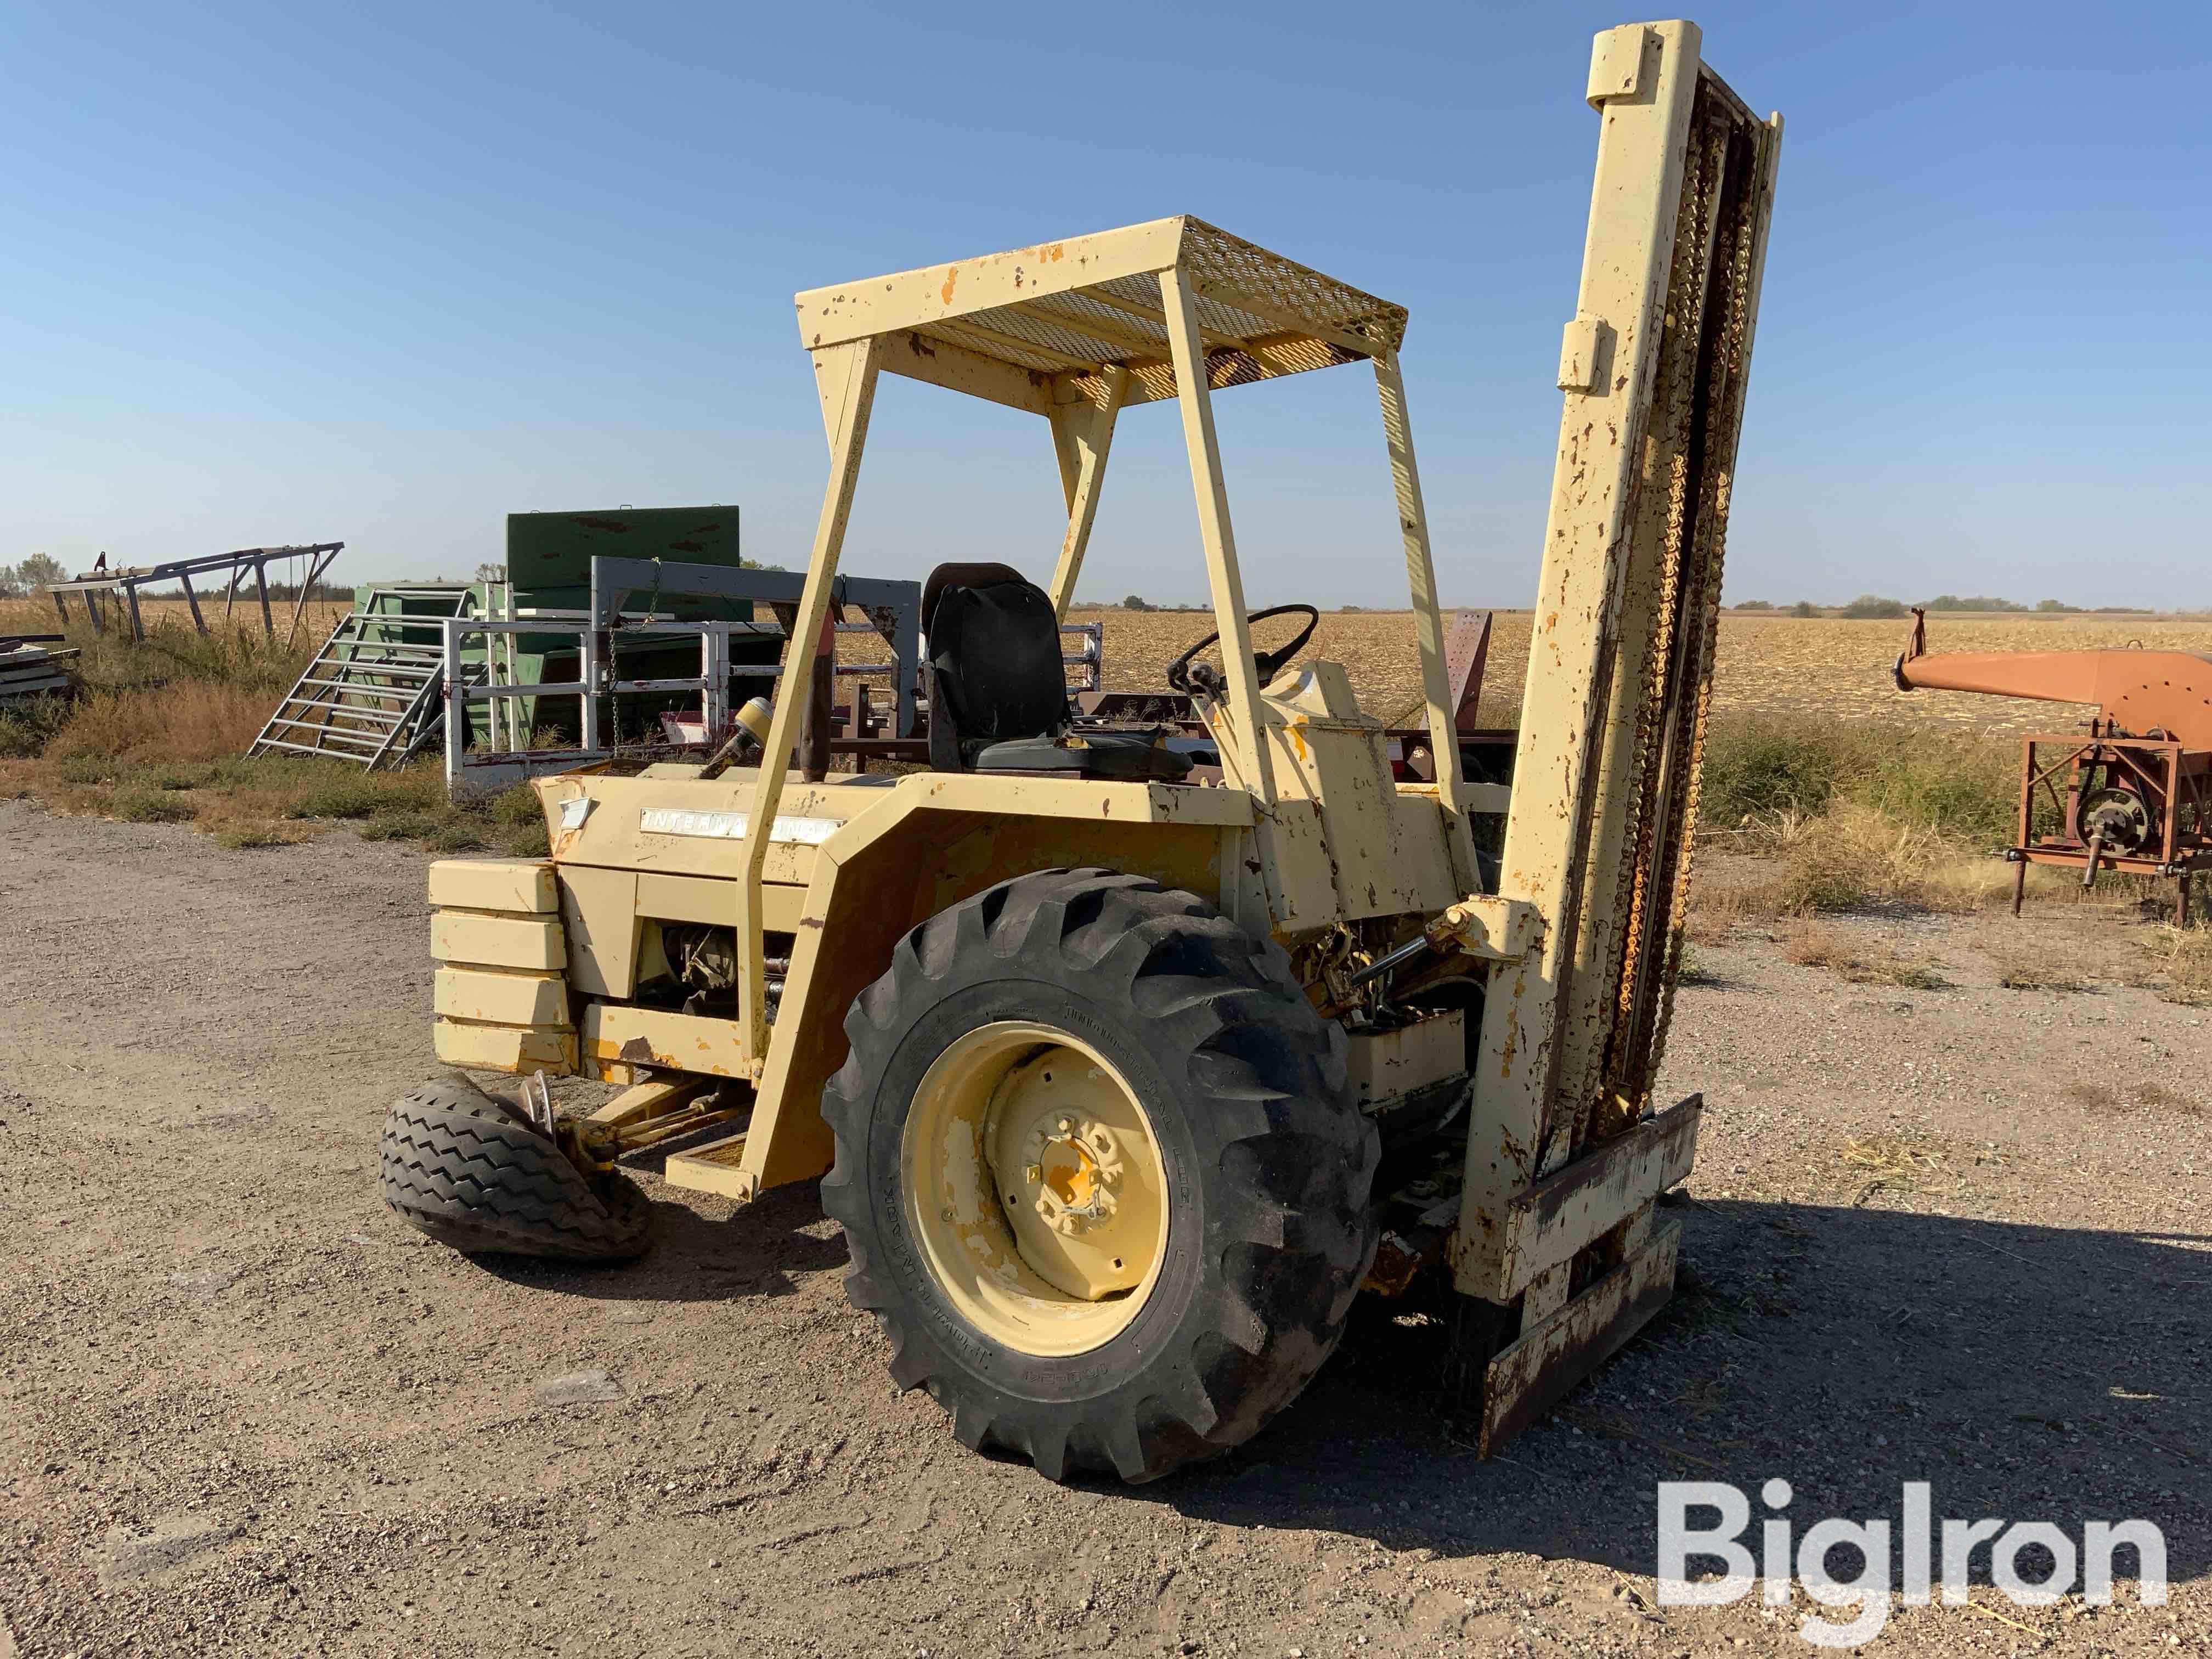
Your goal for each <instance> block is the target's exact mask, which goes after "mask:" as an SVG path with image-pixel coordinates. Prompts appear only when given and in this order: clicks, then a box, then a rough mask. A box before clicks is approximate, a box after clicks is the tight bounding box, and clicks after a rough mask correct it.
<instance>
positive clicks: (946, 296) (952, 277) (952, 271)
mask: <svg viewBox="0 0 2212 1659" xmlns="http://www.w3.org/2000/svg"><path fill="white" fill-rule="evenodd" d="M959 280H960V267H959V266H958V265H947V266H946V267H945V286H944V287H943V288H941V289H938V291H937V292H938V297H939V299H941V300H943V301H945V304H946V305H951V303H952V285H953V284H954V283H957V282H958V281H959Z"/></svg>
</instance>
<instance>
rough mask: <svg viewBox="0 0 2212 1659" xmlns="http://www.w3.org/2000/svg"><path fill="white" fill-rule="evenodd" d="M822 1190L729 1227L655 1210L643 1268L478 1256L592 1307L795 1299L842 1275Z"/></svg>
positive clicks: (674, 1209) (761, 1201)
mask: <svg viewBox="0 0 2212 1659" xmlns="http://www.w3.org/2000/svg"><path fill="white" fill-rule="evenodd" d="M818 1186H819V1183H817V1182H811V1181H809V1182H799V1183H796V1184H793V1185H791V1186H787V1187H773V1188H769V1190H768V1191H767V1192H765V1193H763V1194H762V1195H761V1196H760V1197H759V1198H758V1199H757V1200H755V1201H754V1202H752V1203H750V1204H746V1205H741V1206H738V1209H737V1211H736V1212H735V1213H734V1214H732V1216H731V1218H729V1219H728V1220H727V1221H714V1220H709V1219H708V1218H707V1217H705V1216H702V1215H701V1214H699V1213H698V1212H696V1211H695V1210H693V1209H690V1207H688V1206H685V1205H683V1204H680V1203H676V1202H673V1201H671V1200H662V1201H660V1202H659V1203H656V1204H655V1205H654V1206H653V1249H651V1250H650V1251H649V1252H648V1253H647V1255H645V1256H644V1257H643V1258H642V1259H641V1260H639V1261H634V1262H626V1263H614V1264H611V1265H609V1266H606V1267H573V1266H569V1265H567V1264H564V1263H561V1262H554V1261H535V1260H532V1258H530V1257H528V1256H512V1255H509V1256H493V1255H486V1256H478V1257H477V1258H476V1261H477V1265H478V1266H479V1267H483V1270H484V1271H485V1272H487V1273H494V1274H496V1275H497V1276H498V1277H499V1278H501V1279H506V1280H507V1281H508V1282H509V1283H511V1284H515V1285H527V1286H529V1287H530V1288H531V1289H532V1290H538V1291H552V1292H554V1293H555V1294H556V1295H561V1296H574V1297H584V1298H586V1299H588V1300H591V1301H594V1302H670V1303H675V1302H728V1301H736V1300H742V1299H744V1298H746V1297H778V1296H789V1295H791V1294H792V1293H793V1291H794V1290H796V1288H797V1281H798V1279H799V1276H800V1275H802V1274H805V1273H822V1272H825V1271H827V1270H829V1269H832V1268H842V1267H844V1265H845V1236H844V1235H843V1234H842V1232H840V1231H838V1230H837V1228H836V1224H834V1223H832V1222H830V1221H829V1220H827V1219H825V1218H823V1213H822V1201H821V1198H820V1195H819V1192H818Z"/></svg>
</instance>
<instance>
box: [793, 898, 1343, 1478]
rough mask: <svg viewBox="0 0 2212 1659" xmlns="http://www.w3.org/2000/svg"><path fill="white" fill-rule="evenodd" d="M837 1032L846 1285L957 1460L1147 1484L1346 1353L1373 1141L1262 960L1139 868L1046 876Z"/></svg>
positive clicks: (911, 967) (1303, 1011)
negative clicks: (1339, 1351) (924, 1393)
mask: <svg viewBox="0 0 2212 1659" xmlns="http://www.w3.org/2000/svg"><path fill="white" fill-rule="evenodd" d="M845 1031H846V1036H847V1037H848V1040H849V1041H850V1043H851V1048H852V1052H851V1055H850V1057H849V1058H848V1060H847V1061H846V1063H845V1065H844V1066H843V1068H842V1070H841V1071H839V1072H838V1073H837V1074H836V1077H834V1078H833V1079H830V1081H829V1085H828V1086H827V1087H826V1088H825V1089H824V1091H823V1100H822V1111H823V1117H824V1118H825V1119H827V1120H828V1121H829V1127H830V1128H831V1129H832V1130H833V1131H834V1132H835V1133H836V1167H835V1169H834V1170H832V1172H831V1173H830V1175H829V1176H828V1177H827V1178H826V1179H825V1180H824V1181H823V1184H822V1201H823V1207H824V1208H825V1209H827V1210H828V1211H829V1213H830V1214H831V1215H832V1216H834V1217H835V1218H836V1219H837V1220H838V1221H839V1222H840V1223H841V1224H842V1225H843V1227H844V1230H845V1236H846V1240H847V1243H848V1248H849V1249H850V1251H851V1254H852V1267H851V1270H850V1272H849V1273H848V1275H847V1278H846V1281H845V1283H846V1291H847V1294H848V1296H849V1297H851V1298H852V1300H853V1302H854V1304H856V1305H857V1306H859V1307H860V1308H863V1309H865V1310H868V1311H869V1312H872V1313H873V1314H874V1315H875V1316H876V1317H877V1321H878V1323H879V1324H880V1325H881V1327H882V1328H883V1330H884V1333H885V1334H886V1335H887V1336H888V1337H889V1338H890V1344H891V1350H892V1352H891V1359H890V1369H891V1376H892V1377H893V1379H894V1380H895V1381H896V1383H899V1384H900V1385H901V1386H902V1387H904V1388H915V1387H921V1388H926V1389H928V1390H929V1392H930V1393H931V1395H933V1396H934V1397H935V1399H936V1400H937V1401H938V1403H939V1405H941V1406H943V1407H945V1410H946V1411H947V1412H949V1413H951V1417H952V1420H953V1426H954V1431H955V1432H956V1433H957V1435H958V1437H960V1438H961V1440H963V1442H965V1443H967V1444H968V1445H969V1446H971V1447H974V1448H976V1449H979V1450H980V1449H985V1448H995V1449H1000V1450H1004V1451H1009V1452H1013V1453H1016V1454H1019V1455H1024V1456H1026V1457H1027V1458H1029V1459H1030V1462H1033V1463H1034V1464H1035V1465H1036V1468H1037V1469H1038V1471H1039V1472H1040V1473H1042V1474H1045V1475H1046V1476H1048V1477H1049V1478H1051V1479H1053V1480H1060V1479H1063V1478H1065V1477H1066V1475H1068V1474H1071V1473H1073V1472H1074V1471H1077V1470H1080V1469H1100V1470H1105V1471H1110V1472H1111V1473H1113V1474H1118V1475H1119V1476H1120V1477H1121V1479H1123V1480H1130V1481H1141V1480H1153V1479H1156V1478H1158V1476H1160V1475H1163V1474H1167V1473H1168V1472H1169V1471H1170V1470H1171V1469H1174V1468H1177V1467H1179V1466H1180V1465H1182V1464H1184V1463H1188V1462H1193V1461H1195V1460H1198V1459H1201V1458H1206V1457H1211V1456H1213V1455H1218V1454H1219V1453H1221V1452H1224V1451H1226V1450H1227V1449H1230V1448H1231V1447H1233V1446H1236V1445H1237V1444H1239V1443H1242V1442H1243V1441H1244V1440H1246V1439H1248V1438H1249V1437H1250V1436H1251V1435H1252V1434H1253V1433H1255V1431H1257V1430H1258V1429H1259V1428H1260V1427H1261V1425H1262V1424H1264V1423H1265V1422H1267V1419H1269V1418H1271V1417H1273V1415H1274V1414H1275V1413H1277V1412H1279V1411H1280V1410H1281V1409H1282V1408H1283V1407H1285V1406H1286V1405H1288V1404H1289V1403H1290V1402H1291V1400H1292V1399H1294V1398H1295V1397H1296V1396H1297V1394H1298V1392H1299V1390H1301V1389H1304V1387H1305V1385H1306V1383H1308V1382H1309V1381H1310V1379H1311V1378H1312V1377H1313V1376H1314V1373H1315V1372H1316V1370H1319V1369H1320V1367H1321V1365H1322V1362H1323V1361H1324V1360H1326V1359H1327V1358H1328V1356H1329V1354H1330V1352H1332V1351H1333V1350H1334V1348H1335V1346H1336V1344H1337V1341H1338V1339H1339V1338H1340V1336H1341V1335H1342V1334H1343V1331H1344V1323H1345V1317H1346V1313H1347V1312H1348V1310H1350V1307H1351V1304H1352V1298H1353V1297H1354V1296H1355V1295H1357V1294H1358V1289H1359V1285H1360V1282H1361V1280H1362V1279H1364V1277H1365V1275H1366V1272H1367V1268H1368V1265H1369V1263H1370V1261H1371V1260H1372V1258H1373V1256H1374V1254H1375V1237H1376V1235H1375V1221H1374V1216H1373V1212H1372V1211H1371V1209H1370V1205H1369V1202H1368V1196H1369V1188H1370V1184H1371V1182H1372V1180H1373V1176H1374V1171H1375V1165H1376V1156H1377V1147H1376V1136H1375V1132H1374V1129H1373V1127H1371V1126H1370V1124H1369V1123H1368V1122H1367V1121H1366V1120H1365V1119H1364V1117H1363V1116H1362V1115H1360V1114H1359V1112H1358V1110H1357V1109H1356V1108H1354V1107H1353V1106H1352V1104H1351V1103H1350V1101H1349V1098H1348V1096H1347V1091H1346V1082H1345V1049H1344V1039H1343V1036H1342V1033H1341V1031H1340V1030H1339V1029H1338V1028H1337V1027H1336V1026H1335V1025H1334V1024H1331V1023H1328V1022H1325V1021H1323V1020H1322V1018H1320V1017H1319V1016H1318V1015H1316V1013H1315V1012H1314V1010H1313V1008H1312V1006H1311V1005H1310V1003H1309V1002H1308V1001H1307V1000H1306V998H1305V996H1304V993H1303V992H1301V990H1300V989H1299V987H1298V986H1297V982H1296V981H1294V980H1292V978H1291V973H1290V963H1289V961H1288V958H1286V957H1285V956H1284V954H1283V952H1282V951H1281V950H1280V949H1279V948H1278V947H1277V946H1275V945H1273V944H1272V943H1270V942H1268V941H1265V940H1261V939H1254V938H1252V937H1251V936H1250V935H1249V934H1248V933H1245V932H1243V929H1241V928H1239V927H1237V926H1236V924H1235V923H1233V922H1231V921H1227V920H1225V918H1223V917H1222V916H1220V915H1218V914H1217V913H1216V912H1215V911H1214V910H1213V909H1212V908H1210V907H1209V906H1208V905H1207V904H1206V902H1204V901H1203V900H1201V899H1199V898H1197V897H1196V896H1194V895H1192V894H1189V893H1184V892H1175V891H1170V890H1166V889H1164V888H1162V887H1160V886H1159V885H1158V884H1156V883H1153V882H1151V881H1147V880H1145V879H1143V878H1139V877H1135V876H1128V875H1123V874H1120V873H1118V872H1113V871H1109V870H1054V871H1045V872H1039V873H1036V874H1034V875H1027V876H1022V877H1019V878H1016V879H1014V880H1012V881H1008V882H1004V883H1001V884H1000V885H998V886H996V887H994V888H992V889H991V890H989V891H987V892H984V893H981V894H978V895H976V896H975V897H973V898H970V899H968V900H965V901H963V902H961V903H959V904H957V905H954V906H953V907H952V908H950V909H948V910H946V911H945V912H944V913H943V914H941V915H937V916H935V917H933V918H932V919H931V920H930V921H927V922H925V923H924V924H923V925H922V926H921V927H918V928H916V929H915V931H914V932H913V933H909V934H908V936H907V937H906V938H905V939H903V940H902V941H901V942H900V944H899V945H898V946H897V948H896V950H895V951H894V952H893V953H892V959H891V965H890V969H889V970H888V971H887V972H886V973H884V975H883V976H882V977H881V978H880V979H878V980H877V981H876V982H875V983H874V984H873V985H872V986H870V987H868V988H867V989H866V990H865V991H863V992H862V993H861V994H860V997H859V998H858V999H857V1000H855V1002H854V1006H853V1009H852V1012H850V1013H849V1014H848V1016H847V1018H846V1022H845ZM1093 1148H1097V1149H1103V1150H1100V1151H1099V1152H1098V1154H1097V1158H1093V1157H1092V1155H1091V1149H1093ZM1055 1160H1057V1162H1056V1163H1055ZM1099 1188H1106V1194H1105V1196H1104V1197H1103V1198H1101V1197H1099V1196H1098V1189H1099ZM1094 1246H1095V1247H1096V1248H1093V1247H1094ZM1086 1250H1087V1251H1088V1252H1089V1259H1088V1261H1087V1262H1086V1261H1083V1260H1076V1259H1074V1258H1077V1257H1080V1256H1082V1255H1084V1253H1085V1251H1086ZM1102 1285H1103V1291H1102Z"/></svg>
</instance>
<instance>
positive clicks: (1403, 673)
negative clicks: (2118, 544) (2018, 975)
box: [1069, 610, 2212, 733]
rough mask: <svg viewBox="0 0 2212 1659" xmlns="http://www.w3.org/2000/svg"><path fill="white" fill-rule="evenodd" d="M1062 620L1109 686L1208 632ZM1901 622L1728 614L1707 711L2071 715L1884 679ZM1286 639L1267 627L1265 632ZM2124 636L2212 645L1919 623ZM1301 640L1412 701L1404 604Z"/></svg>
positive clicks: (2100, 629)
mask: <svg viewBox="0 0 2212 1659" xmlns="http://www.w3.org/2000/svg"><path fill="white" fill-rule="evenodd" d="M1069 620H1071V621H1075V622H1093V621H1098V622H1103V623H1105V625H1106V671H1107V678H1108V680H1109V683H1110V684H1113V685H1115V686H1117V687H1122V686H1142V685H1157V684H1160V675H1161V671H1162V670H1163V669H1164V667H1165V665H1166V664H1167V663H1168V661H1169V660H1170V659H1171V658H1173V657H1174V656H1175V655H1176V653H1179V652H1181V651H1182V649H1183V648H1184V647H1186V646H1188V645H1189V644H1191V643H1192V642H1193V641H1196V640H1198V639H1200V638H1202V637H1203V636H1205V635H1207V634H1209V633H1211V632H1212V631H1213V623H1212V618H1211V616H1210V615H1209V614H1208V613H1205V612H1199V611H1150V612H1144V611H1121V610H1096V611H1077V612H1074V613H1073V614H1072V615H1071V617H1070V618H1069ZM1529 622H1530V613H1529V612H1528V611H1499V612H1498V613H1497V620H1496V622H1495V623H1494V624H1493V627H1492V633H1491V643H1490V671H1489V673H1488V674H1487V675H1486V678H1485V682H1484V687H1483V699H1482V708H1481V717H1482V720H1483V721H1484V723H1485V724H1486V725H1492V724H1494V725H1499V726H1510V725H1511V724H1513V723H1514V720H1515V716H1516V710H1517V709H1518V708H1520V703H1521V681H1522V676H1523V675H1525V674H1526V673H1527V671H1528V628H1529ZM1910 626H1911V624H1910V623H1900V622H1848V621H1844V620H1842V619H1840V618H1836V617H1811V618H1806V619H1799V618H1796V617H1766V616H1744V615H1740V614H1735V613H1724V614H1723V616H1722V617H1721V632H1720V650H1719V655H1718V658H1717V660H1716V662H1715V665H1714V670H1713V708H1714V712H1715V714H1717V715H1720V716H1727V715H1730V714H1762V715H1772V714H1789V715H1796V714H1832V715H1841V716H1844V717H1847V718H1850V719H1855V720H1856V719H1866V718H1874V719H1880V720H1899V721H1927V722H1929V723H1931V724H1935V725H1939V726H1960V727H1979V728H1984V729H1987V730H1990V731H1992V732H2007V733H2016V732H2031V731H2043V730H2049V729H2051V728H2053V727H2056V729H2057V730H2059V731H2062V732H2063V731H2065V730H2068V729H2069V728H2070V727H2071V726H2072V725H2073V724H2074V723H2075V720H2076V719H2077V718H2078V716H2076V715H2075V714H2074V713H2073V712H2072V711H2071V710H2070V709H2069V708H2064V707H2062V706H2060V705H2057V704H2051V703H2043V704H2037V703H2027V702H2012V701H2008V700H2007V699H2004V698H1998V697H1980V696H1969V695H1967V694H1966V693H1964V692H1956V691H1916V692H1913V693H1911V694H1910V695H1909V696H1908V695H1906V694H1905V693H1902V692H1900V691H1899V690H1898V689H1897V687H1896V685H1895V684H1893V683H1892V681H1891V679H1890V665H1891V664H1892V663H1893V662H1894V661H1895V660H1896V659H1897V654H1898V653H1899V651H1901V650H1903V649H1904V647H1905V634H1906V631H1907V630H1908V629H1909V628H1910ZM1284 627H1285V623H1265V624H1262V629H1263V630H1275V629H1283V628H1284ZM1288 637H1289V635H1288V634H1287V633H1278V632H1273V631H1263V633H1262V635H1261V642H1263V643H1274V642H1276V641H1279V640H1282V639H1286V638H1288ZM2129 645H2141V646H2142V647H2145V648H2147V649H2151V650H2160V651H2212V617H2067V616H2060V617H2049V618H2039V617H2015V616H2007V617H1960V618H1955V619H1954V618H1952V617H1942V616H1938V617H1931V618H1929V623H1928V648H1929V650H1930V651H2085V650H2094V649H2101V648H2106V647H2124V646H2129ZM1310 649H1311V650H1312V651H1313V652H1314V653H1316V654H1317V655H1320V656H1324V657H1329V658H1333V659H1335V660H1336V661H1338V662H1340V663H1342V664H1343V665H1345V667H1346V670H1347V671H1349V672H1350V673H1351V675H1352V684H1353V686H1354V687H1355V688H1356V689H1357V690H1358V693H1359V696H1360V702H1361V703H1362V705H1363V706H1364V708H1366V709H1367V711H1368V712H1369V713H1370V714H1375V715H1376V716H1378V717H1379V718H1381V719H1383V720H1391V721H1394V722H1395V721H1396V720H1400V719H1401V718H1404V717H1407V712H1408V711H1409V710H1412V711H1414V712H1416V713H1417V712H1418V710H1419V704H1420V696H1421V692H1420V671H1419V665H1418V664H1417V662H1416V660H1415V656H1414V648H1413V615H1412V613H1411V612H1410V611H1328V612H1324V613H1323V614H1322V620H1321V628H1320V629H1319V631H1318V632H1316V634H1315V635H1314V642H1313V645H1312V646H1311V647H1310Z"/></svg>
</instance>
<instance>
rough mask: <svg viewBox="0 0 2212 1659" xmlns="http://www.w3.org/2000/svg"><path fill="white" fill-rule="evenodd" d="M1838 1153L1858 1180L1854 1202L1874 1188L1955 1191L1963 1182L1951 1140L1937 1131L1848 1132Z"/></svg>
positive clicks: (1874, 1189) (1864, 1198)
mask: <svg viewBox="0 0 2212 1659" xmlns="http://www.w3.org/2000/svg"><path fill="white" fill-rule="evenodd" d="M1837 1157H1838V1159H1839V1160H1840V1161H1841V1162H1842V1164H1844V1169H1845V1170H1846V1171H1847V1172H1848V1174H1849V1176H1850V1177H1851V1178H1852V1179H1855V1180H1857V1182H1859V1183H1860V1186H1859V1192H1858V1196H1857V1199H1855V1200H1853V1202H1854V1203H1858V1202H1863V1201H1864V1200H1866V1199H1867V1198H1868V1197H1869V1196H1870V1195H1871V1194H1874V1193H1875V1192H1877V1191H1889V1192H1911V1193H1929V1192H1947V1193H1955V1192H1959V1191H1961V1190H1963V1189H1964V1188H1965V1186H1966V1179H1965V1176H1963V1175H1962V1174H1960V1171H1959V1170H1958V1169H1957V1167H1956V1159H1955V1158H1954V1155H1953V1149H1952V1147H1951V1146H1950V1144H1949V1143H1948V1142H1947V1141H1945V1140H1944V1139H1942V1137H1941V1136H1938V1135H1929V1134H1875V1135H1851V1136H1849V1137H1847V1138H1846V1139H1844V1144H1843V1147H1842V1150H1841V1151H1840V1152H1838V1154H1837Z"/></svg>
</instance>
